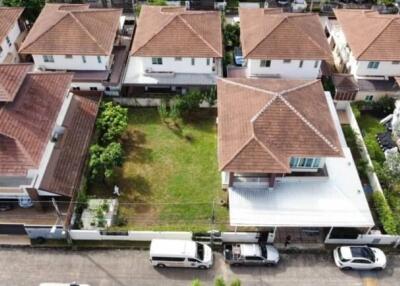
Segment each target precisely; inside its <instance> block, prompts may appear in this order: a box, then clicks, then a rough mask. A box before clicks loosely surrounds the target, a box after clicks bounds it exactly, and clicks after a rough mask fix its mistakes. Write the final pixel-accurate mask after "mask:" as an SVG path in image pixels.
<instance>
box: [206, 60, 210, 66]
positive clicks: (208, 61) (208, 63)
mask: <svg viewBox="0 0 400 286" xmlns="http://www.w3.org/2000/svg"><path fill="white" fill-rule="evenodd" d="M206 61H207V65H208V66H209V65H210V59H209V58H207V60H206Z"/></svg>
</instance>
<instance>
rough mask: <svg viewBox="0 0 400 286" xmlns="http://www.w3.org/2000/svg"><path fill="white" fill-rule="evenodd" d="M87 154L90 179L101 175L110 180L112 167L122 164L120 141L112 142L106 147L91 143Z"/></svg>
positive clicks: (112, 173) (112, 172) (112, 171)
mask: <svg viewBox="0 0 400 286" xmlns="http://www.w3.org/2000/svg"><path fill="white" fill-rule="evenodd" d="M89 154H90V158H89V170H90V178H91V179H95V178H97V177H101V178H103V179H104V178H106V179H108V180H110V179H111V178H112V177H113V175H114V168H115V167H118V166H121V165H122V161H123V150H122V146H121V144H120V143H116V142H113V143H111V144H109V145H107V146H106V147H102V146H100V145H98V144H95V145H92V146H91V147H90V150H89Z"/></svg>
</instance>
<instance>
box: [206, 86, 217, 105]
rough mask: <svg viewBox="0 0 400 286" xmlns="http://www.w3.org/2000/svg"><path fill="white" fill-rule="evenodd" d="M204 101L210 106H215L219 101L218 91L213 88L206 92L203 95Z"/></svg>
mask: <svg viewBox="0 0 400 286" xmlns="http://www.w3.org/2000/svg"><path fill="white" fill-rule="evenodd" d="M203 99H204V100H205V101H206V102H207V103H208V104H209V105H210V106H214V104H215V102H216V101H217V90H216V88H215V87H214V86H213V87H211V88H210V89H209V90H208V91H205V92H204V94H203Z"/></svg>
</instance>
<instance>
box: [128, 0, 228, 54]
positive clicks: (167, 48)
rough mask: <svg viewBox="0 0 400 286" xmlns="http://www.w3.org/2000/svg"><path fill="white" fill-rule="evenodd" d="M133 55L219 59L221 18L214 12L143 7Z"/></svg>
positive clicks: (220, 50)
mask: <svg viewBox="0 0 400 286" xmlns="http://www.w3.org/2000/svg"><path fill="white" fill-rule="evenodd" d="M205 23H207V25H205ZM132 54H133V55H135V56H171V57H174V56H188V57H222V33H221V21H220V16H219V14H218V13H216V12H198V11H196V12H195V11H186V10H184V9H182V8H179V9H170V8H169V9H165V8H163V7H157V6H155V7H154V6H152V7H150V6H144V7H143V8H142V11H141V13H140V18H139V21H138V28H137V31H136V36H135V39H134V42H133V45H132Z"/></svg>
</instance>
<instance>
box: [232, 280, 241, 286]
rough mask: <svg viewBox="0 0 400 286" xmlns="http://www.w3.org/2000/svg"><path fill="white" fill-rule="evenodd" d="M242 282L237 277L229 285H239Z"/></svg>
mask: <svg viewBox="0 0 400 286" xmlns="http://www.w3.org/2000/svg"><path fill="white" fill-rule="evenodd" d="M240 285H242V283H241V282H240V280H239V279H235V280H233V281H232V282H231V286H240Z"/></svg>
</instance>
